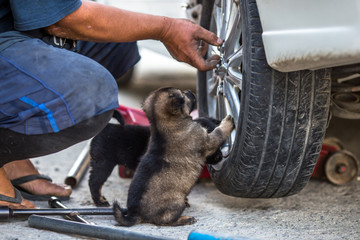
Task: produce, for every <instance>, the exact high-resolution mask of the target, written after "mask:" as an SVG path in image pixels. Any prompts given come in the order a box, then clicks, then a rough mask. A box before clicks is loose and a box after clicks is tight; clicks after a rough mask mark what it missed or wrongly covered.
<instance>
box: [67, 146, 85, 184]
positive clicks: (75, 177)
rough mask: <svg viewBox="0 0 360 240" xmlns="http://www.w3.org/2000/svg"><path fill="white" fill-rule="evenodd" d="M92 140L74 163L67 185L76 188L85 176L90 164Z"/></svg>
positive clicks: (68, 175)
mask: <svg viewBox="0 0 360 240" xmlns="http://www.w3.org/2000/svg"><path fill="white" fill-rule="evenodd" d="M89 151H90V140H89V141H88V142H87V143H86V145H85V147H84V148H83V150H82V151H81V153H80V155H79V156H78V158H77V159H76V161H75V162H74V164H73V166H72V167H71V169H70V170H69V172H68V174H67V175H66V178H65V184H67V185H70V186H71V187H72V188H75V187H76V186H77V184H78V183H79V182H80V180H81V179H82V177H83V176H84V175H85V173H86V170H87V169H88V167H89V164H90V152H89Z"/></svg>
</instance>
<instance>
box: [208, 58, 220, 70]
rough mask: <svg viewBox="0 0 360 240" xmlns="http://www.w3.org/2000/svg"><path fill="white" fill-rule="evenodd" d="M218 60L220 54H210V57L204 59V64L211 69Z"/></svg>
mask: <svg viewBox="0 0 360 240" xmlns="http://www.w3.org/2000/svg"><path fill="white" fill-rule="evenodd" d="M219 61H220V56H219V55H214V56H211V58H208V59H206V60H205V64H206V66H207V67H208V68H210V69H213V68H215V67H216V64H218V63H219ZM210 69H209V70H210Z"/></svg>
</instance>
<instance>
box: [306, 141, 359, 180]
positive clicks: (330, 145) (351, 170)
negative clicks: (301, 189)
mask: <svg viewBox="0 0 360 240" xmlns="http://www.w3.org/2000/svg"><path fill="white" fill-rule="evenodd" d="M358 173H359V162H358V160H357V159H356V157H355V155H354V154H352V153H351V152H349V151H347V150H344V147H343V144H342V143H341V142H340V140H338V139H336V138H326V139H325V140H324V143H323V145H322V148H321V152H320V156H319V159H318V161H317V163H316V165H315V169H314V172H313V174H312V177H313V178H318V179H325V180H328V181H329V182H331V183H333V184H336V185H344V184H347V183H350V182H352V181H353V180H355V179H356V177H357V176H358Z"/></svg>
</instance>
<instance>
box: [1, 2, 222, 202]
mask: <svg viewBox="0 0 360 240" xmlns="http://www.w3.org/2000/svg"><path fill="white" fill-rule="evenodd" d="M0 6H1V7H0V206H9V207H11V208H31V207H34V204H33V203H32V202H31V201H28V200H26V199H24V198H22V196H21V194H19V191H18V190H17V188H18V189H20V188H21V189H22V190H23V191H24V192H27V193H28V194H29V195H30V196H32V197H34V198H33V199H37V198H36V197H39V196H40V197H41V196H47V195H55V196H59V197H65V198H66V197H68V196H69V195H70V194H71V188H70V187H68V186H64V185H59V184H54V183H51V182H50V181H49V179H46V178H43V177H42V176H41V175H39V172H38V171H37V170H36V169H35V168H34V166H33V165H32V163H31V162H30V160H29V158H31V157H38V156H43V155H46V154H50V153H54V152H57V151H60V150H62V149H65V148H67V147H69V146H71V145H73V144H75V143H78V142H80V141H83V140H85V139H89V138H91V137H92V136H94V135H96V134H97V133H98V132H99V131H100V130H101V129H102V128H103V127H104V126H105V125H106V124H107V122H108V120H109V119H110V118H111V116H112V112H113V109H114V108H116V107H118V102H117V86H116V82H115V79H114V78H119V77H120V76H121V75H123V74H124V73H125V72H126V71H128V70H129V69H130V68H131V67H132V66H133V65H134V64H136V62H137V61H138V60H139V55H138V51H137V46H136V42H135V41H137V40H144V39H155V40H159V41H161V42H162V43H163V44H164V45H165V46H166V48H167V49H168V51H169V52H170V54H171V55H172V56H173V57H174V58H175V59H177V60H178V61H182V62H186V63H188V64H190V65H192V66H194V67H196V68H197V69H199V70H200V71H206V70H210V69H212V68H214V67H215V66H216V64H217V62H218V56H215V57H213V58H211V59H208V60H206V61H205V60H204V59H203V57H202V56H203V55H204V54H205V52H206V49H207V44H212V45H221V43H222V41H221V39H219V38H218V37H217V36H216V35H215V34H213V33H211V32H209V31H206V30H205V29H203V28H201V27H200V26H198V25H195V24H193V23H191V22H190V21H187V20H180V19H173V18H168V17H162V16H154V15H149V14H141V13H136V12H130V11H125V10H122V9H118V8H114V7H111V6H106V5H102V4H99V3H95V2H91V1H81V0H63V1H56V0H38V1H36V3H34V2H33V1H21V0H0ZM78 40H79V41H78ZM200 42H201V43H202V44H200V45H199V43H200ZM29 176H30V177H29ZM10 180H13V181H12V182H10ZM13 185H15V186H16V187H17V188H14V187H13ZM30 199H31V198H30Z"/></svg>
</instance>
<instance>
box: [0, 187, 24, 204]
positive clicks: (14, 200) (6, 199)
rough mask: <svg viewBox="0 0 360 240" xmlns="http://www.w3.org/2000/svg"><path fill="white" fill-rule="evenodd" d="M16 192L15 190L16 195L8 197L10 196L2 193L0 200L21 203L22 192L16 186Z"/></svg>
mask: <svg viewBox="0 0 360 240" xmlns="http://www.w3.org/2000/svg"><path fill="white" fill-rule="evenodd" d="M14 192H15V197H8V196H5V195H2V194H0V201H5V202H11V203H21V201H22V197H21V193H20V192H19V190H17V189H16V188H14Z"/></svg>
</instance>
